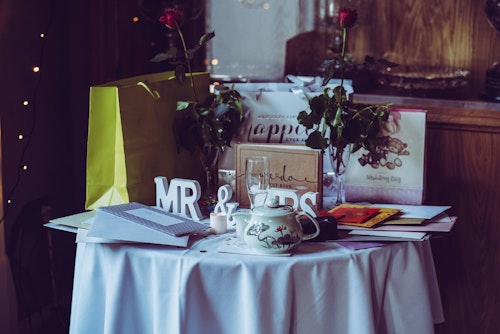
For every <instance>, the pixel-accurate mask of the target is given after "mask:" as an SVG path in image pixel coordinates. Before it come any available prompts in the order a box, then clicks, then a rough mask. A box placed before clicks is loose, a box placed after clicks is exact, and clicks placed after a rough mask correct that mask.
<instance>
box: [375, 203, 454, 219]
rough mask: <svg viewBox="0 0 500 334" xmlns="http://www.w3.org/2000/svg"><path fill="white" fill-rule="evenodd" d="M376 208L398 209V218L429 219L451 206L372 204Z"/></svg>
mask: <svg viewBox="0 0 500 334" xmlns="http://www.w3.org/2000/svg"><path fill="white" fill-rule="evenodd" d="M372 206H374V207H377V208H391V209H400V210H401V213H402V214H401V215H399V216H398V218H424V219H431V218H434V217H436V216H437V215H438V214H440V213H442V212H444V211H446V210H448V209H449V208H451V206H448V205H445V206H432V205H399V204H372Z"/></svg>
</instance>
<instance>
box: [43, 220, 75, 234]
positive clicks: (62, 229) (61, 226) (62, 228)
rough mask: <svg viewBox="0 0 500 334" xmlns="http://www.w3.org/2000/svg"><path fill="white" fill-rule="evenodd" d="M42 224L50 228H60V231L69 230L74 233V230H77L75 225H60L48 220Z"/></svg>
mask: <svg viewBox="0 0 500 334" xmlns="http://www.w3.org/2000/svg"><path fill="white" fill-rule="evenodd" d="M43 226H45V227H50V228H53V229H55V230H61V231H65V232H71V233H76V231H77V228H76V227H72V226H66V225H61V224H57V223H54V222H49V223H47V224H43Z"/></svg>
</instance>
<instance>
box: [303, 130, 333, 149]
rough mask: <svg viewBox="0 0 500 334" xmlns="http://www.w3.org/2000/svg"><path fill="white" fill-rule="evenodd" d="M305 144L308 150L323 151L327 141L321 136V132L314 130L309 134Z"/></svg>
mask: <svg viewBox="0 0 500 334" xmlns="http://www.w3.org/2000/svg"><path fill="white" fill-rule="evenodd" d="M305 144H306V145H307V146H308V147H310V148H315V149H321V150H324V149H326V148H327V147H328V141H327V140H326V139H325V138H324V137H323V136H322V135H321V132H319V131H317V130H315V131H313V132H311V133H310V134H309V136H308V137H307V139H306V142H305Z"/></svg>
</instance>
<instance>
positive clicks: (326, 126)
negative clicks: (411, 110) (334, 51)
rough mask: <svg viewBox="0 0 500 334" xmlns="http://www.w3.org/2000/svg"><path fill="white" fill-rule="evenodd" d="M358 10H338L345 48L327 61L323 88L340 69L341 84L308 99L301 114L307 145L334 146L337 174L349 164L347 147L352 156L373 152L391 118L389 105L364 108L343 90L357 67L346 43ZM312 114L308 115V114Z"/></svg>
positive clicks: (318, 146) (314, 146) (320, 147)
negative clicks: (349, 72) (305, 107)
mask: <svg viewBox="0 0 500 334" xmlns="http://www.w3.org/2000/svg"><path fill="white" fill-rule="evenodd" d="M356 21H357V11H356V10H355V9H349V8H344V9H341V10H340V11H339V15H338V24H339V26H340V28H341V31H342V49H341V53H340V55H339V56H338V57H336V58H334V59H329V60H326V61H325V62H324V64H323V66H324V67H325V76H324V78H323V86H325V85H326V84H328V83H329V82H330V80H331V79H332V78H333V76H334V74H335V73H337V72H338V69H340V85H338V86H336V87H335V88H333V89H331V88H330V87H326V88H325V89H324V91H323V93H322V94H320V95H317V96H314V97H312V98H310V99H309V106H308V107H309V108H308V109H309V110H303V111H301V112H300V113H299V115H298V117H297V120H298V122H299V124H301V125H303V126H305V127H306V129H307V130H312V131H310V132H309V135H308V138H307V139H306V142H305V144H306V145H307V146H309V147H311V148H315V149H321V150H325V149H326V148H328V147H329V146H330V147H334V148H336V150H335V156H333V157H332V162H333V161H335V162H336V164H335V166H333V167H334V171H338V170H339V169H340V168H341V167H342V166H344V167H345V165H346V164H347V163H346V162H344V161H343V158H342V155H343V153H344V150H345V149H346V148H347V147H348V146H352V147H351V151H350V152H351V153H354V152H356V151H358V150H359V149H361V148H364V149H366V150H368V151H370V152H374V151H375V149H376V138H377V134H378V133H379V130H380V128H381V126H382V124H383V123H384V122H385V121H386V120H387V119H388V117H389V105H390V104H387V105H384V106H378V105H361V104H354V103H353V102H352V101H351V100H350V99H349V98H348V97H347V93H346V89H345V88H344V75H345V73H346V71H349V70H352V69H353V67H354V63H353V61H354V58H353V56H352V55H350V54H347V53H346V50H345V47H346V40H347V33H348V30H349V29H350V28H352V27H354V25H355V24H356ZM308 111H309V112H308Z"/></svg>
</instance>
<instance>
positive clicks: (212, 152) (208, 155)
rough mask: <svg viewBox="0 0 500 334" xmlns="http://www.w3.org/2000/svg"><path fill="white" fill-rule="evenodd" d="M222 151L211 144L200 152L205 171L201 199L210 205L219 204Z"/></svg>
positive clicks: (206, 145)
mask: <svg viewBox="0 0 500 334" xmlns="http://www.w3.org/2000/svg"><path fill="white" fill-rule="evenodd" d="M220 151H221V149H220V148H219V147H217V146H214V145H211V144H205V145H204V146H203V148H202V149H201V150H200V161H201V164H202V166H203V170H204V171H205V178H206V183H205V188H204V191H203V192H202V196H201V199H202V200H203V201H204V202H205V203H206V204H208V205H210V204H215V203H216V202H217V190H218V189H217V188H218V184H219V168H218V161H219V155H220Z"/></svg>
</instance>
